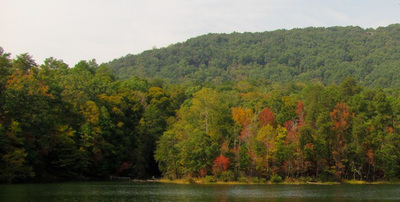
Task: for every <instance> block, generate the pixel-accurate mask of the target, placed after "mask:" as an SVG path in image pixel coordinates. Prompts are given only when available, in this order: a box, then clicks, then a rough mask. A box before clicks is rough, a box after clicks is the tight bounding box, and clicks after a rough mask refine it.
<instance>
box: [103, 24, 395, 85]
mask: <svg viewBox="0 0 400 202" xmlns="http://www.w3.org/2000/svg"><path fill="white" fill-rule="evenodd" d="M399 45H400V25H398V24H395V25H390V26H388V27H380V28H377V29H362V28H360V27H329V28H305V29H293V30H277V31H272V32H263V33H232V34H208V35H204V36H200V37H196V38H193V39H189V40H187V41H186V42H184V43H178V44H175V45H171V46H169V47H167V48H161V49H153V50H149V51H145V52H143V53H142V54H139V55H127V56H125V57H122V58H119V59H116V60H114V61H111V62H110V63H109V66H110V68H111V69H112V70H113V71H114V72H116V74H117V75H118V76H119V77H120V78H129V77H130V76H132V75H136V76H139V77H143V78H148V79H154V78H160V79H166V80H169V81H172V82H175V83H182V82H185V81H188V80H189V81H195V82H204V81H209V82H212V83H216V84H218V83H223V82H224V81H241V80H246V79H247V80H248V79H250V80H265V79H267V80H268V81H270V82H279V83H284V82H287V81H310V80H317V81H321V82H322V83H324V84H332V83H340V82H341V81H343V79H344V78H346V77H348V76H352V77H354V78H355V79H356V80H357V81H359V82H360V84H361V85H363V86H373V87H376V86H379V87H394V88H398V87H400V79H399V78H400V75H399V72H400V71H398V67H399V66H400V57H398V54H399V53H400V48H399V47H400V46H399Z"/></svg>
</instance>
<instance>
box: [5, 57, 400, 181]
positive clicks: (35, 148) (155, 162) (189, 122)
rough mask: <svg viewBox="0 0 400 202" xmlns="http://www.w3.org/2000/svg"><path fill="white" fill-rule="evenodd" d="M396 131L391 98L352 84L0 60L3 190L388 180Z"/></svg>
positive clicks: (398, 104)
mask: <svg viewBox="0 0 400 202" xmlns="http://www.w3.org/2000/svg"><path fill="white" fill-rule="evenodd" d="M260 81H263V82H260ZM399 120H400V96H399V94H398V92H397V91H396V90H395V89H385V90H383V89H380V88H369V87H365V86H363V85H360V84H359V83H358V82H357V81H356V79H354V78H347V79H344V81H343V82H341V83H339V84H330V85H325V84H323V83H322V82H318V81H312V82H311V81H310V82H298V83H296V82H285V83H270V82H268V81H266V80H265V79H264V80H253V79H243V80H240V81H227V82H222V83H213V82H205V83H203V84H199V83H197V82H190V80H188V81H185V82H183V83H180V84H171V83H170V82H168V81H163V80H157V79H153V80H151V81H150V80H149V81H148V80H145V79H142V78H138V77H131V78H129V79H126V80H119V79H118V78H117V76H116V75H114V73H113V72H112V71H111V70H110V68H108V66H107V64H101V65H98V64H96V62H95V61H94V60H92V61H81V62H79V63H78V64H76V65H75V66H74V67H73V68H69V67H68V65H66V64H65V63H64V62H63V61H62V60H57V59H54V58H49V59H46V60H45V61H44V63H43V64H41V65H37V64H36V63H35V61H34V60H33V59H32V58H31V56H29V55H28V54H22V55H19V56H17V57H16V58H15V59H11V58H10V54H9V53H2V54H0V181H1V182H25V181H51V180H66V179H105V178H108V177H109V176H129V177H132V178H148V177H151V176H153V175H157V174H160V171H161V174H162V176H164V177H166V178H172V179H179V178H188V177H189V178H190V177H204V178H205V179H207V180H223V181H228V180H239V181H242V180H243V181H246V180H249V179H251V180H252V181H254V180H260V181H263V180H272V181H280V180H284V179H289V180H290V179H300V178H302V179H306V180H323V181H332V180H344V179H358V180H368V181H375V180H397V179H399V178H400V148H399V147H398V145H400V124H399Z"/></svg>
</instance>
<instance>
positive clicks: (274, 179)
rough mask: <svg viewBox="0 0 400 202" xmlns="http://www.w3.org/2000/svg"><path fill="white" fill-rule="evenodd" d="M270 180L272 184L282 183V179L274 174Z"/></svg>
mask: <svg viewBox="0 0 400 202" xmlns="http://www.w3.org/2000/svg"><path fill="white" fill-rule="evenodd" d="M270 180H271V182H275V183H279V182H282V177H281V176H279V175H276V174H274V175H272V176H271V179H270Z"/></svg>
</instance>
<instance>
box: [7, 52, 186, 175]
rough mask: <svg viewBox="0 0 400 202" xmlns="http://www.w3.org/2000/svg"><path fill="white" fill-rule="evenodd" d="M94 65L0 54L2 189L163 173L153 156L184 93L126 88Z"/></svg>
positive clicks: (142, 85) (137, 83)
mask: <svg viewBox="0 0 400 202" xmlns="http://www.w3.org/2000/svg"><path fill="white" fill-rule="evenodd" d="M116 78H117V77H116V76H115V75H114V74H113V73H112V71H111V70H110V69H109V68H108V67H107V66H106V65H98V64H96V62H95V61H94V60H92V61H81V62H79V63H78V64H76V65H75V66H74V68H68V66H67V65H66V64H65V63H64V62H63V61H62V60H57V59H54V58H49V59H46V60H45V61H44V64H42V65H40V66H39V65H37V64H36V63H35V61H34V60H33V59H32V58H31V56H29V55H27V54H22V55H19V56H17V57H16V58H15V59H10V54H8V53H4V54H1V55H0V182H21V181H52V180H66V179H96V178H98V179H104V178H107V177H108V176H111V175H116V176H130V177H134V178H145V177H151V176H152V175H157V174H159V170H158V169H157V164H156V162H155V161H154V157H153V153H154V150H155V146H156V144H155V142H156V140H157V139H158V138H159V137H160V136H161V135H162V133H163V132H164V130H165V128H166V127H167V123H168V120H169V118H170V117H174V116H175V109H177V108H179V105H180V103H181V102H183V100H184V99H185V97H184V94H183V92H180V91H179V90H176V91H174V90H171V91H166V90H165V89H163V88H161V87H160V85H159V84H157V83H149V82H147V81H146V80H144V79H140V78H137V77H133V78H131V79H127V80H124V81H119V80H117V79H116Z"/></svg>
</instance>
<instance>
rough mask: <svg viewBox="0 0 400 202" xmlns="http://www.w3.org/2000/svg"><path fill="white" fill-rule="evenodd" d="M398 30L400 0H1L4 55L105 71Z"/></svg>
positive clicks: (0, 40)
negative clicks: (143, 56) (315, 30)
mask: <svg viewBox="0 0 400 202" xmlns="http://www.w3.org/2000/svg"><path fill="white" fill-rule="evenodd" d="M395 23H400V0H374V1H373V0H363V1H357V0H0V47H3V49H4V50H5V52H9V53H12V58H15V56H16V55H19V54H22V53H29V54H30V55H31V56H33V59H35V60H36V62H37V63H38V64H41V63H42V62H43V60H44V59H46V58H49V57H54V58H57V59H62V60H63V61H64V62H66V63H67V64H69V66H71V67H73V66H74V65H75V64H76V63H78V62H79V61H80V60H91V59H96V61H97V62H98V63H99V64H100V63H103V62H108V61H111V60H113V59H115V58H120V57H122V56H125V55H127V54H139V53H141V52H143V51H145V50H149V49H152V48H161V47H167V46H169V45H171V44H175V43H178V42H184V41H186V40H187V39H190V38H193V37H197V36H200V35H204V34H208V33H232V32H264V31H273V30H277V29H293V28H305V27H331V26H360V27H362V28H377V27H383V26H387V25H390V24H395Z"/></svg>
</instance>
